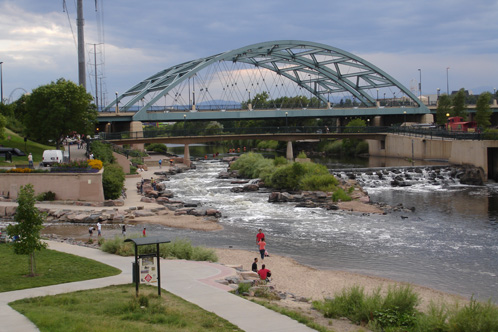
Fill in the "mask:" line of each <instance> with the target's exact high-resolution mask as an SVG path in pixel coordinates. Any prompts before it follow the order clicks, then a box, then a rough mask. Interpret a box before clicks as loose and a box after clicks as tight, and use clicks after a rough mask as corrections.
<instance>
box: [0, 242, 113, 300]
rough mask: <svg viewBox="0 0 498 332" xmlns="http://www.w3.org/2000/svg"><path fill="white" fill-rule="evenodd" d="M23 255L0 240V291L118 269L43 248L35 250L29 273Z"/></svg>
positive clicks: (105, 274)
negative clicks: (33, 274)
mask: <svg viewBox="0 0 498 332" xmlns="http://www.w3.org/2000/svg"><path fill="white" fill-rule="evenodd" d="M28 260H29V258H28V256H27V255H16V254H14V249H13V248H12V247H11V246H10V245H9V244H5V243H2V244H0V262H1V264H2V268H1V269H0V292H7V291H12V290H18V289H26V288H33V287H41V286H48V285H56V284H61V283H66V282H73V281H80V280H88V279H96V278H103V277H108V276H113V275H117V274H119V273H120V272H121V271H120V270H118V269H116V268H114V267H111V266H108V265H105V264H102V263H100V262H96V261H93V260H90V259H87V258H83V257H79V256H74V255H70V254H65V253H61V252H58V251H54V250H49V249H43V250H42V251H37V252H36V253H35V262H36V273H37V274H38V276H36V277H26V275H27V274H28V273H29V265H28V263H29V261H28Z"/></svg>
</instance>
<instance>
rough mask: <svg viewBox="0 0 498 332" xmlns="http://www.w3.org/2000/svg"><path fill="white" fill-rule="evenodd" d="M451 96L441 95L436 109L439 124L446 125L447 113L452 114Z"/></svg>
mask: <svg viewBox="0 0 498 332" xmlns="http://www.w3.org/2000/svg"><path fill="white" fill-rule="evenodd" d="M452 113H453V110H452V109H451V98H450V96H448V95H447V94H444V95H442V96H441V97H439V101H438V103H437V110H436V122H437V124H439V125H445V124H446V122H447V121H448V120H447V116H446V114H449V115H452Z"/></svg>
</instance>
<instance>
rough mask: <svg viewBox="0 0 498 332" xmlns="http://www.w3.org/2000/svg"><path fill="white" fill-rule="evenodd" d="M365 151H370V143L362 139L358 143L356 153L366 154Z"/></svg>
mask: <svg viewBox="0 0 498 332" xmlns="http://www.w3.org/2000/svg"><path fill="white" fill-rule="evenodd" d="M364 153H368V143H367V142H365V141H360V142H358V144H357V145H356V150H355V154H356V155H360V154H364Z"/></svg>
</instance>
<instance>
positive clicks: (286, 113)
mask: <svg viewBox="0 0 498 332" xmlns="http://www.w3.org/2000/svg"><path fill="white" fill-rule="evenodd" d="M287 115H289V113H288V112H285V126H286V127H288V125H287Z"/></svg>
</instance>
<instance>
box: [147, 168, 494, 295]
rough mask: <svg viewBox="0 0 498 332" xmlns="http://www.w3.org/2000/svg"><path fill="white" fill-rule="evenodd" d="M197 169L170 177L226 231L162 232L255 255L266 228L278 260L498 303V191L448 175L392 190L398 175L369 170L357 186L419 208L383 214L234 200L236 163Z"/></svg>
mask: <svg viewBox="0 0 498 332" xmlns="http://www.w3.org/2000/svg"><path fill="white" fill-rule="evenodd" d="M325 164H330V162H326V163H325ZM335 165H336V166H338V165H341V164H340V163H337V164H335ZM196 166H197V169H196V170H191V171H188V172H186V173H183V174H179V175H175V176H173V177H171V180H170V181H168V182H167V187H168V188H169V189H170V190H172V191H173V192H174V193H175V196H176V197H178V198H180V199H183V200H187V201H196V202H200V203H201V204H202V205H204V206H211V207H214V208H217V209H219V210H220V211H221V212H222V214H223V218H222V219H221V220H220V223H221V224H222V225H223V227H224V228H225V229H224V230H223V231H220V232H212V233H204V232H195V231H189V230H177V229H169V228H167V229H164V228H161V227H160V226H153V227H154V229H153V230H152V231H154V232H158V233H163V234H165V235H167V236H170V237H172V238H174V237H187V238H189V239H191V241H192V242H193V243H194V244H197V245H206V246H211V247H220V248H228V247H232V248H237V249H246V250H254V251H255V254H256V246H255V235H256V232H257V229H258V228H262V229H263V230H264V232H265V234H266V236H267V243H268V246H267V248H268V250H269V252H270V254H271V253H276V254H281V255H286V256H290V257H292V258H294V259H296V260H297V261H298V262H300V263H303V264H306V265H309V266H313V267H316V268H321V269H336V270H345V271H350V272H356V273H362V274H367V275H374V276H381V277H387V278H390V279H394V280H399V281H409V282H413V283H416V284H419V285H424V286H427V287H431V288H435V289H438V290H441V291H445V292H449V293H456V294H461V295H464V296H467V297H470V296H471V295H474V296H475V297H476V298H478V299H481V300H487V299H489V298H491V299H492V300H493V301H495V302H497V301H498V278H497V274H498V242H497V235H498V222H497V217H498V204H497V203H498V187H497V186H495V185H492V184H490V185H487V186H482V187H477V186H463V185H460V184H459V183H458V181H454V180H451V179H450V178H449V176H448V174H444V172H443V173H441V175H440V176H439V178H440V179H439V180H438V183H437V184H433V183H431V182H429V180H428V179H427V175H426V174H425V173H412V174H410V178H411V179H412V180H411V184H412V185H411V186H409V187H397V188H393V187H391V186H390V179H391V177H394V176H395V175H394V174H393V173H388V174H387V175H386V176H384V177H383V178H382V179H379V178H378V177H377V176H376V175H375V174H374V175H372V174H371V175H367V174H366V173H362V174H361V175H359V176H358V178H357V180H358V181H359V182H360V183H362V185H363V186H364V188H365V189H366V190H367V191H368V193H369V195H370V197H371V200H372V201H374V202H380V203H385V204H389V205H391V206H395V205H398V204H402V205H403V206H405V207H413V208H414V209H415V210H414V212H406V211H405V212H394V213H389V214H386V215H375V214H361V213H351V212H345V211H325V210H322V209H306V208H296V207H294V205H293V204H291V203H289V204H287V203H281V204H271V203H268V193H269V191H265V190H262V191H260V192H256V193H240V194H239V193H237V194H235V193H232V192H231V191H230V188H231V187H233V186H237V185H234V184H231V183H230V180H222V179H218V178H217V175H218V174H219V173H220V172H221V171H224V170H226V168H227V164H225V163H222V162H219V161H214V160H207V161H204V160H202V161H198V162H196ZM352 166H354V165H352V164H349V165H348V167H352ZM361 166H362V167H363V166H364V165H361ZM337 176H339V177H340V176H345V174H344V173H342V174H341V173H338V174H337Z"/></svg>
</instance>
